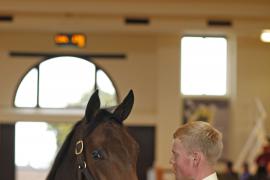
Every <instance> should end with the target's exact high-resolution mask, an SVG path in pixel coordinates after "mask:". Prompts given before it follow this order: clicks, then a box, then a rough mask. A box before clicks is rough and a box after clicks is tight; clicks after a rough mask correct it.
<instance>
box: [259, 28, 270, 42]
mask: <svg viewBox="0 0 270 180" xmlns="http://www.w3.org/2000/svg"><path fill="white" fill-rule="evenodd" d="M261 41H262V42H266V43H270V29H265V30H263V31H262V33H261Z"/></svg>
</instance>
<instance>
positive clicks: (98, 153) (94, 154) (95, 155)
mask: <svg viewBox="0 0 270 180" xmlns="http://www.w3.org/2000/svg"><path fill="white" fill-rule="evenodd" d="M92 158H93V159H94V160H101V159H103V156H102V152H101V150H94V151H93V152H92Z"/></svg>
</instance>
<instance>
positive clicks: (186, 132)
mask: <svg viewBox="0 0 270 180" xmlns="http://www.w3.org/2000/svg"><path fill="white" fill-rule="evenodd" d="M173 136H174V138H178V139H180V140H181V142H182V144H183V146H184V147H185V149H186V150H187V151H188V152H190V153H191V152H192V151H195V150H199V151H201V152H202V153H203V154H204V156H205V157H206V158H207V160H208V162H209V163H211V164H214V163H215V162H216V161H217V160H218V159H219V158H220V156H221V153H222V149H223V143H222V134H221V132H219V131H218V130H217V129H215V128H214V127H212V126H211V125H210V124H209V123H206V122H203V121H193V122H189V123H186V124H184V125H183V126H181V127H180V128H178V129H177V130H176V131H175V133H174V135H173Z"/></svg>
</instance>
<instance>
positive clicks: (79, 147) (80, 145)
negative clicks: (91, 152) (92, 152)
mask: <svg viewBox="0 0 270 180" xmlns="http://www.w3.org/2000/svg"><path fill="white" fill-rule="evenodd" d="M82 151H83V141H82V140H79V141H77V142H76V147H75V154H76V155H79V154H81V153H82Z"/></svg>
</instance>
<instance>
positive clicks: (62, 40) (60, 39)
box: [54, 34, 69, 44]
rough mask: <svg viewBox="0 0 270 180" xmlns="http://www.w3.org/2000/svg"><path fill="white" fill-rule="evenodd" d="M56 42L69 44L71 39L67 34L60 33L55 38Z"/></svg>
mask: <svg viewBox="0 0 270 180" xmlns="http://www.w3.org/2000/svg"><path fill="white" fill-rule="evenodd" d="M54 40H55V43H56V44H67V43H68V41H69V38H68V36H67V35H64V34H58V35H56V36H55V38H54Z"/></svg>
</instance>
